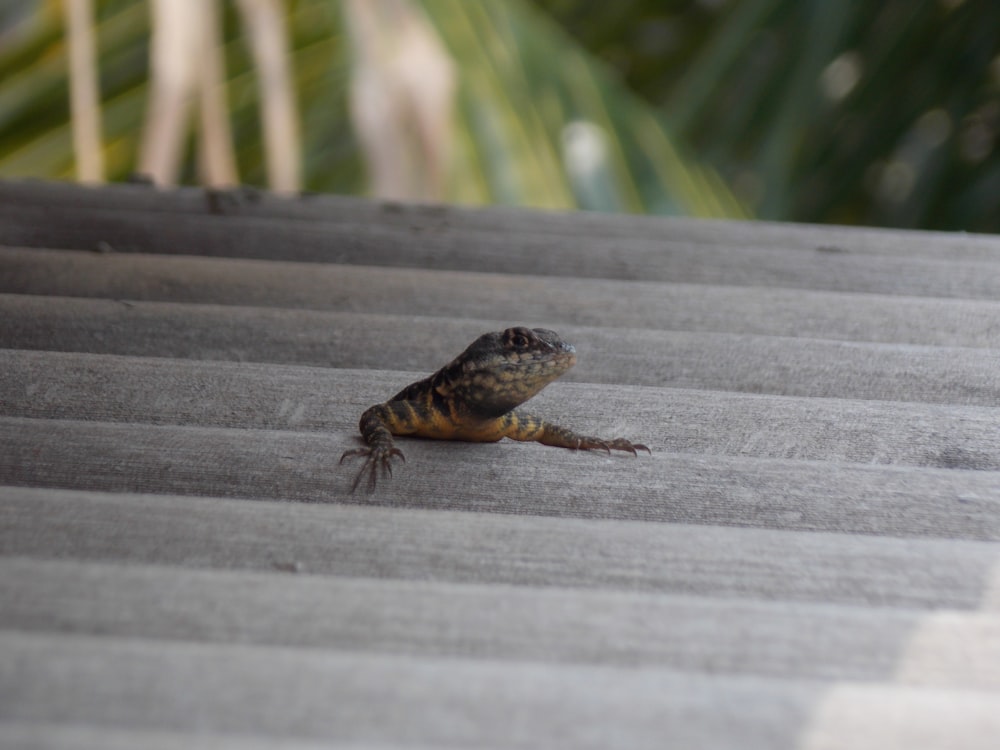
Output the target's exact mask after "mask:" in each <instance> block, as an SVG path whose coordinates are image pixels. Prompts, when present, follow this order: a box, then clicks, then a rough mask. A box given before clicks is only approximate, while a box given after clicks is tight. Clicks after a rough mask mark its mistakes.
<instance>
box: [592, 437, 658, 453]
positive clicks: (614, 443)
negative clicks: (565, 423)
mask: <svg viewBox="0 0 1000 750" xmlns="http://www.w3.org/2000/svg"><path fill="white" fill-rule="evenodd" d="M575 450H580V451H595V450H597V451H606V452H607V453H608V454H609V455H610V453H611V451H627V452H629V453H631V454H632V455H633V456H638V455H639V451H646V453H648V454H649V455H651V456H652V455H653V451H651V450H650V449H649V448H648V447H647V446H645V445H643V444H642V443H633V442H631V441H629V440H626V439H625V438H615V439H614V440H601V439H600V438H595V437H581V438H580V439H579V441H578V442H577V444H576V446H575Z"/></svg>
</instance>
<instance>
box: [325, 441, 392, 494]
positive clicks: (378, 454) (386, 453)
mask: <svg viewBox="0 0 1000 750" xmlns="http://www.w3.org/2000/svg"><path fill="white" fill-rule="evenodd" d="M352 456H364V457H365V460H364V463H363V464H361V470H360V471H358V475H357V476H356V477H354V483H353V484H352V485H351V492H352V493H353V492H354V491H355V490H357V489H358V485H359V484H361V478H362V477H364V476H365V475H366V474H367V475H368V491H369V492H372V491H374V490H375V483H376V480H377V479H378V472H379V469H381V470H382V476H384V477H387V478H388V477H391V476H392V457H393V456H399V459H400V460H401V461H404V462H405V461H406V457H405V456H404V455H403V451H401V450H400V449H399V448H387V447H385V446H379V445H376V446H367V447H365V448H355V449H353V450H349V451H344V454H343V455H342V456H341V457H340V463H344V459H345V458H350V457H352Z"/></svg>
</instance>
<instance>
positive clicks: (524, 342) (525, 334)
mask: <svg viewBox="0 0 1000 750" xmlns="http://www.w3.org/2000/svg"><path fill="white" fill-rule="evenodd" d="M531 339H532V336H531V332H530V331H528V329H526V328H508V329H507V330H506V331H504V343H505V344H506V345H507V346H508V347H510V348H511V349H518V350H521V349H527V348H528V347H529V346H531Z"/></svg>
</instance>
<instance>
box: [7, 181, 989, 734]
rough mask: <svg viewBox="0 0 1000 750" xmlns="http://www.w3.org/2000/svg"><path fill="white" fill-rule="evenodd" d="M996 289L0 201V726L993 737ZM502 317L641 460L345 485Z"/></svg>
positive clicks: (878, 267) (818, 256)
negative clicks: (546, 340)
mask: <svg viewBox="0 0 1000 750" xmlns="http://www.w3.org/2000/svg"><path fill="white" fill-rule="evenodd" d="M998 299H1000V240H998V239H996V238H991V237H978V236H970V235H949V234H934V233H914V232H889V231H875V230H861V229H846V228H840V227H811V226H801V225H799V226H793V225H777V224H766V223H760V224H748V223H739V222H701V221H694V220H685V219H650V218H635V217H621V216H600V215H593V214H562V215H559V214H543V213H535V212H529V211H521V210H513V209H484V210H472V209H461V208H454V207H448V208H442V207H412V206H402V205H395V204H383V203H378V202H368V201H362V200H358V199H348V198H334V197H307V198H302V199H298V200H281V199H276V198H273V197H270V196H268V195H263V194H257V193H253V192H248V191H247V192H238V193H225V194H206V193H203V192H201V191H197V190H181V191H175V192H157V191H154V190H151V189H149V188H145V187H130V186H113V187H107V188H103V189H85V188H80V187H75V186H71V185H56V184H45V183H0V347H2V348H0V456H2V459H0V484H2V486H0V512H2V516H0V518H2V522H0V548H2V556H0V604H2V606H0V627H2V630H0V740H2V743H3V744H4V745H5V746H11V747H13V746H30V747H59V748H89V747H102V748H106V747H136V746H143V747H157V748H160V747H162V748H176V747H185V748H187V747H208V746H212V747H229V746H232V747H241V748H257V747H260V748H263V747H276V746H279V745H280V746H282V747H303V748H305V747H319V746H323V747H331V746H332V747H352V748H361V747H366V748H368V747H371V748H392V747H404V746H405V747H441V746H449V747H482V748H486V747H490V748H495V747H513V746H517V747H544V748H556V747H625V748H645V747H650V748H654V747H655V748H658V749H659V748H663V747H684V748H694V747H698V748H730V747H740V748H746V749H748V750H754V749H756V748H804V749H805V750H818V749H819V748H833V747H852V748H855V749H860V748H879V749H880V750H882V749H884V748H897V747H898V748H907V750H911V749H913V748H931V747H935V748H936V747H942V748H943V747H948V748H953V747H967V748H980V747H981V748H992V747H994V745H995V743H996V737H997V736H998V735H1000V712H998V711H997V706H998V705H1000V614H998V611H1000V545H997V541H998V540H1000V420H998V410H997V407H998V406H1000V302H997V301H996V300H998ZM512 324H529V325H532V326H542V327H547V328H553V329H555V330H557V331H559V332H560V333H561V334H562V335H563V336H564V337H565V338H567V339H568V340H570V341H571V342H572V343H574V344H575V345H576V348H577V351H578V356H579V364H578V365H577V367H576V368H575V369H574V370H572V371H571V372H570V373H569V374H568V375H567V376H566V377H565V378H564V379H563V380H562V381H559V382H557V383H555V384H553V385H552V386H550V387H549V388H548V389H546V391H545V392H544V393H543V394H541V395H540V396H539V397H538V398H537V399H536V400H534V401H533V402H532V404H533V408H534V409H535V410H536V411H538V412H539V413H542V414H544V415H545V416H547V417H550V418H551V419H553V420H554V421H557V422H559V423H561V424H565V425H567V426H570V427H573V428H576V429H578V430H581V431H583V432H589V433H596V434H600V435H603V436H609V437H613V436H623V437H627V438H630V439H633V440H637V441H641V442H644V443H646V444H648V445H649V446H650V447H651V448H652V450H653V455H652V456H646V455H640V456H639V457H638V458H633V457H632V456H630V455H615V456H610V457H609V456H605V455H603V454H583V453H574V452H571V451H565V450H560V449H555V448H548V447H543V446H540V445H537V444H519V443H514V442H510V441H504V442H502V443H499V444H486V445H484V444H463V443H440V442H430V441H417V440H408V441H405V439H400V443H401V445H402V446H403V447H404V449H405V451H406V455H407V462H406V463H405V464H402V465H399V466H398V468H397V470H396V472H395V476H394V477H393V479H392V480H391V481H390V482H387V483H382V484H381V485H380V487H379V488H378V490H377V491H376V492H375V493H374V494H371V495H368V494H364V493H359V494H351V493H350V492H349V488H350V484H351V480H352V479H353V473H352V472H353V470H354V469H355V468H356V467H354V466H348V465H346V464H345V465H344V466H340V465H338V459H339V457H340V454H341V453H342V452H343V451H344V450H345V449H348V448H351V447H353V446H354V445H356V444H357V442H356V441H357V420H358V417H359V415H360V413H361V411H362V410H363V409H364V408H366V407H367V406H369V405H371V404H373V403H376V402H379V401H383V400H385V399H386V398H388V397H389V396H391V395H392V394H393V393H395V391H396V390H398V389H399V388H400V387H402V386H404V385H406V384H407V383H409V382H412V381H413V380H416V379H418V378H419V377H423V376H424V375H426V374H427V373H429V372H431V371H433V370H435V369H437V368H438V367H440V366H441V365H443V364H444V363H445V362H447V361H448V360H449V359H450V358H452V357H453V356H455V355H456V354H457V353H458V352H460V351H461V350H462V349H463V348H464V347H465V346H466V345H467V344H468V343H469V342H470V341H471V340H472V339H473V338H474V337H475V336H476V335H478V334H480V333H482V332H484V331H488V330H496V329H499V328H502V327H506V326H508V325H512ZM404 441H405V442H404Z"/></svg>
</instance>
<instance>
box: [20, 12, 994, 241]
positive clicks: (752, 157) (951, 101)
mask: <svg viewBox="0 0 1000 750" xmlns="http://www.w3.org/2000/svg"><path fill="white" fill-rule="evenodd" d="M68 1H71V0H68ZM204 1H205V2H208V0H204ZM262 1H263V2H275V3H278V7H280V9H281V12H282V13H283V15H284V18H285V24H286V34H287V39H288V46H289V57H290V63H291V71H292V81H291V84H292V87H293V90H294V96H295V102H296V110H297V116H298V123H299V130H300V134H301V141H300V142H301V147H300V149H301V186H302V187H303V188H305V189H308V190H315V191H329V192H338V193H355V194H364V193H371V192H376V193H378V194H386V190H384V189H380V188H379V186H378V180H377V179H374V181H373V177H372V175H373V173H375V172H376V171H377V169H376V167H374V166H373V165H376V164H377V162H378V157H379V154H380V153H381V154H382V156H383V157H385V156H387V155H389V156H391V155H392V154H393V153H394V152H393V151H392V147H393V146H395V147H398V146H399V145H400V143H401V142H402V141H404V140H406V138H407V137H409V136H414V135H415V136H417V137H414V139H413V141H414V143H415V144H416V148H418V149H419V148H425V150H426V151H427V152H428V153H429V154H430V156H429V157H428V158H430V159H431V160H432V161H433V160H434V159H435V158H437V157H436V156H435V154H438V155H439V150H440V149H439V148H438V146H440V144H441V143H444V144H445V145H446V147H447V152H448V153H447V161H446V168H445V169H446V174H445V177H444V179H443V181H442V184H441V185H429V186H425V191H424V192H420V190H419V186H417V192H416V193H415V195H411V196H410V197H416V198H423V199H444V200H449V201H454V202H459V203H506V204H519V205H530V206H536V207H543V208H574V207H580V208H588V209H596V210H614V211H628V212H645V213H660V214H682V215H691V216H706V217H713V216H714V217H743V216H751V215H754V216H758V217H761V218H767V219H776V220H786V221H815V222H835V223H847V224H868V225H881V226H893V227H914V228H925V229H960V230H969V231H981V232H997V231H1000V154H998V150H997V148H996V146H997V138H998V132H1000V3H997V2H995V0H882V1H881V2H878V3H865V2H861V0H728V1H727V0H656V1H654V0H617V1H616V2H614V3H607V2H590V1H588V0H534V1H533V2H532V1H529V0H477V1H475V2H469V1H467V0H360V2H357V3H352V2H351V0H342V1H341V0H286V1H285V2H279V0H262ZM362 3H364V5H362ZM64 7H65V6H64V5H63V2H59V1H58V0H3V2H0V178H4V177H24V176H32V177H43V178H55V179H73V178H74V176H75V174H76V169H77V162H76V160H75V158H74V153H73V137H72V127H71V118H70V106H69V95H68V90H69V83H68V67H69V63H68V55H67V45H66V35H65V19H64V17H63V11H64ZM221 7H222V9H223V11H222V16H221V40H222V44H223V47H222V51H223V55H224V61H225V71H224V76H225V80H224V89H225V91H224V99H225V102H226V103H227V104H228V109H229V116H228V122H229V126H230V128H231V130H232V141H233V152H234V157H235V165H236V170H237V174H238V179H239V180H240V181H241V182H244V183H248V184H255V185H267V184H268V167H267V164H266V159H265V146H264V140H265V139H264V134H263V133H262V126H261V114H260V109H259V106H260V101H261V97H262V96H266V87H263V86H262V84H261V80H263V79H264V78H265V76H264V75H263V74H261V73H260V71H257V70H255V59H254V57H253V55H252V54H251V52H250V50H249V47H248V44H247V40H246V26H247V25H246V24H245V23H244V22H241V18H240V14H239V10H240V9H239V8H237V7H236V5H234V4H233V3H229V2H226V3H223V4H222V6H221ZM373 7H377V8H380V9H381V12H382V13H383V14H386V15H383V19H385V18H389V17H391V14H393V13H396V14H399V13H404V11H406V9H407V8H410V10H412V9H416V13H418V14H419V15H420V17H421V18H423V19H424V20H425V21H426V22H427V24H426V26H427V29H430V31H431V33H430V35H431V36H436V43H439V45H440V48H441V49H443V50H444V51H445V53H446V57H447V58H448V65H449V67H450V70H451V71H453V76H454V87H453V89H451V88H448V87H447V86H444V87H443V89H442V90H446V91H450V92H452V98H451V104H450V109H449V111H448V127H447V128H443V127H441V128H437V129H436V130H433V132H432V133H431V135H426V132H425V131H426V129H425V131H420V129H419V128H416V129H414V128H413V127H411V126H410V125H408V124H407V122H405V121H401V122H400V123H397V124H398V125H399V127H397V128H396V129H395V130H394V129H393V128H392V127H383V125H385V122H386V121H387V120H392V118H391V117H384V116H383V117H381V118H380V117H379V116H377V114H378V112H384V111H385V107H384V106H383V108H382V109H381V110H380V109H378V108H374V109H373V108H372V107H369V116H368V119H367V120H366V119H365V117H364V116H363V114H362V115H359V113H358V110H359V109H360V108H359V106H358V102H364V101H368V102H369V103H371V102H372V101H373V100H372V99H371V98H370V97H369V99H367V100H366V99H364V97H363V96H362V97H361V98H358V91H363V90H364V85H365V83H364V82H367V85H369V88H371V86H372V85H374V84H373V81H377V80H383V81H384V80H389V79H387V78H384V77H383V78H382V79H379V75H383V76H390V77H391V76H392V75H402V74H398V73H397V74H394V73H392V72H391V66H389V65H388V63H387V62H386V61H387V60H388V59H389V58H390V57H391V55H392V54H393V51H394V50H396V49H397V46H396V45H395V41H396V40H397V39H399V38H400V37H393V36H392V35H391V32H393V30H392V29H391V28H390V27H391V26H392V24H384V23H383V24H381V25H380V24H379V23H375V24H374V26H372V25H368V26H365V24H363V23H361V22H360V20H363V19H360V16H359V14H360V13H361V11H362V9H368V8H373ZM406 12H408V11H406ZM352 13H353V14H354V15H353V16H352ZM404 15H405V13H404ZM93 17H94V24H95V26H94V29H95V32H96V39H97V55H98V69H99V77H98V80H99V92H100V105H101V106H100V117H101V120H100V139H101V143H100V149H101V151H102V156H103V173H104V176H105V177H106V178H107V179H109V180H124V179H127V178H128V177H129V175H130V174H132V173H133V172H135V171H136V170H137V164H138V163H139V152H140V150H141V148H142V136H143V130H144V127H147V125H148V124H147V123H146V122H145V117H146V107H147V99H148V96H149V88H150V87H149V78H150V27H151V21H150V17H151V13H150V7H149V4H148V2H147V0H94V8H93ZM359 19H360V20H359ZM366 29H367V31H366ZM426 36H427V34H425V37H426ZM431 41H434V40H431ZM399 46H404V45H399ZM431 46H433V45H431ZM425 47H426V45H425ZM383 63H386V64H384V65H383ZM403 70H404V73H405V72H406V68H405V66H404V67H403ZM373 71H374V72H373ZM408 72H409V73H410V74H412V73H413V70H410V71H408ZM428 78H429V76H428ZM447 78H448V77H447V76H444V78H443V79H442V80H447ZM408 80H409V83H408V84H407V87H408V89H407V87H403V93H401V94H400V95H399V97H402V98H401V99H399V97H397V98H398V99H399V101H402V102H403V103H406V102H405V101H404V100H407V97H409V99H408V100H407V101H409V106H413V102H414V101H415V102H417V103H418V104H419V103H420V102H421V101H426V100H427V99H428V98H429V97H426V96H422V92H421V90H420V89H421V82H420V78H419V76H416V77H414V76H412V75H411V78H410V79H408ZM359 82H361V83H359ZM411 89H412V90H411ZM262 92H265V93H264V94H262ZM383 105H384V102H383ZM366 123H367V124H366ZM435 137H436V138H438V146H435V145H434V143H433V141H434V138H435ZM428 141H430V142H431V143H430V144H428ZM194 142H195V138H194V136H193V135H192V136H189V138H188V142H187V146H186V147H185V149H184V150H183V152H182V159H183V161H182V163H181V167H180V169H181V171H180V179H181V181H182V182H188V183H192V182H197V181H199V179H200V177H201V175H200V173H199V163H198V159H197V156H196V151H197V149H196V148H195V146H194ZM380 144H381V145H380ZM296 148H299V146H298V143H297V144H296ZM380 149H381V151H380ZM389 161H390V162H391V161H392V159H391V158H390V159H389ZM415 169H416V170H417V172H418V174H424V173H427V172H430V171H433V170H429V169H427V166H426V163H424V164H423V166H421V164H420V163H419V161H418V162H417V165H416V167H415ZM404 197H405V196H404Z"/></svg>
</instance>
